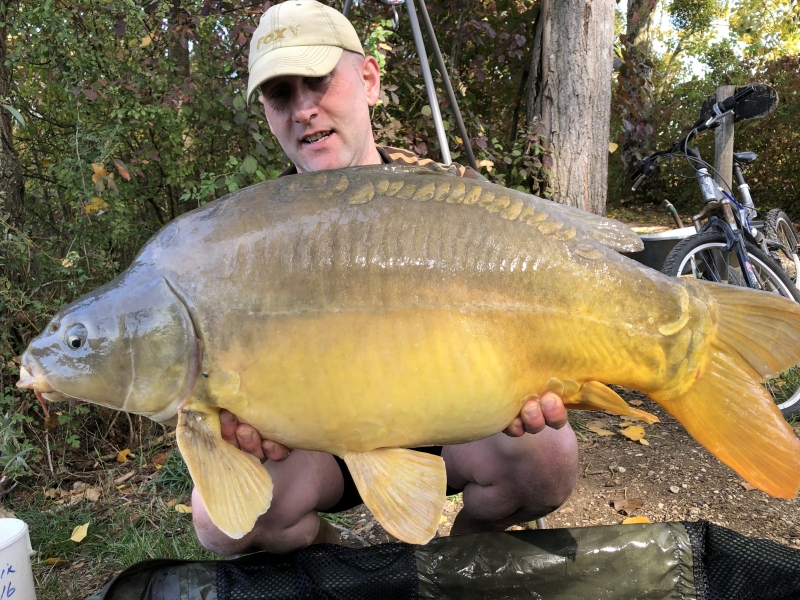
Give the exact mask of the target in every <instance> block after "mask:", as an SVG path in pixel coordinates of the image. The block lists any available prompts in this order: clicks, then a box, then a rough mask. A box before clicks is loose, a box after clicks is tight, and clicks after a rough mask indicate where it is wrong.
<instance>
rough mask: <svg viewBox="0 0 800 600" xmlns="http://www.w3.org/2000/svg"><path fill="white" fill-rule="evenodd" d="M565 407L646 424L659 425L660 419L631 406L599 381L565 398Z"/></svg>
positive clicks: (587, 383) (588, 383)
mask: <svg viewBox="0 0 800 600" xmlns="http://www.w3.org/2000/svg"><path fill="white" fill-rule="evenodd" d="M563 399H564V406H566V407H567V408H569V409H571V410H607V411H608V412H610V413H614V414H615V415H625V416H628V417H635V418H637V419H641V420H642V421H644V422H645V423H651V424H652V423H657V422H658V417H657V416H655V415H652V414H650V413H649V412H645V411H643V410H639V409H636V408H633V407H632V406H629V405H628V403H627V402H625V400H623V399H622V398H621V397H620V396H619V394H617V393H616V392H615V391H614V390H612V389H611V388H610V387H608V386H606V385H603V384H602V383H600V382H599V381H587V382H586V383H584V384H583V385H582V386H581V387H580V389H579V390H578V391H577V392H576V393H573V394H572V395H570V396H567V395H565V396H564V398H563Z"/></svg>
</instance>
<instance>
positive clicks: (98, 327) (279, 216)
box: [19, 166, 800, 543]
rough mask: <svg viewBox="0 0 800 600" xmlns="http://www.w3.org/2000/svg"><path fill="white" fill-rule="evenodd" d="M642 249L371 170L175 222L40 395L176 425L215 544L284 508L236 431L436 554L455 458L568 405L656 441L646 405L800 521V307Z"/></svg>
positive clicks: (224, 202) (28, 371) (68, 346)
mask: <svg viewBox="0 0 800 600" xmlns="http://www.w3.org/2000/svg"><path fill="white" fill-rule="evenodd" d="M640 244H641V242H640V240H639V238H638V237H637V236H636V235H635V234H634V233H633V232H632V231H631V230H630V229H628V228H627V227H625V226H624V225H622V224H621V223H618V222H616V221H612V220H609V219H604V218H601V217H597V216H594V215H590V214H587V213H583V212H581V211H578V210H575V209H571V208H567V207H565V206H562V205H559V204H556V203H553V202H549V201H546V200H542V199H540V198H536V197H534V196H530V195H526V194H522V193H519V192H516V191H513V190H509V189H506V188H503V187H500V186H497V185H492V184H489V183H482V182H477V181H473V180H468V179H461V178H456V177H452V176H448V175H444V174H440V173H434V172H430V171H424V170H419V169H409V168H398V167H393V166H388V167H369V168H359V169H349V170H344V171H325V172H319V173H312V174H306V175H296V176H292V177H285V178H280V179H277V180H274V181H269V182H266V183H263V184H260V185H256V186H253V187H250V188H247V189H243V190H240V191H238V192H236V193H234V194H231V195H229V196H226V197H225V198H222V199H220V200H218V201H216V202H213V203H210V204H207V205H205V206H203V207H202V208H199V209H197V210H195V211H193V212H191V213H188V214H186V215H184V216H182V217H180V218H178V219H175V220H174V221H172V222H171V223H169V224H168V225H166V226H165V227H164V228H163V229H162V230H161V231H160V232H159V233H158V234H156V235H155V236H154V237H153V238H152V239H151V240H150V241H149V242H148V243H147V244H146V245H145V246H144V248H143V249H142V251H141V253H140V254H139V255H138V256H137V258H136V259H135V260H134V262H133V264H132V265H131V266H130V267H129V268H128V269H127V270H126V271H125V272H123V273H122V274H121V275H119V277H117V278H116V279H114V280H113V281H111V282H110V283H108V284H106V285H104V286H102V287H100V288H98V289H97V290H95V291H94V292H92V293H90V294H87V295H86V296H83V297H82V298H80V299H78V300H77V301H76V302H74V303H73V304H71V305H69V306H67V307H66V308H64V309H62V310H61V311H60V312H59V313H58V314H57V315H56V316H55V317H54V318H53V320H52V321H51V322H50V324H49V325H48V326H47V328H46V329H45V331H44V332H43V333H42V334H41V335H40V336H39V337H37V338H36V339H35V340H33V342H31V344H30V347H29V348H28V350H27V351H26V352H25V354H24V356H23V358H22V365H23V369H22V375H21V381H20V383H19V385H20V386H22V387H29V388H33V389H34V390H35V391H36V393H37V395H38V396H39V397H40V399H41V398H45V399H48V400H53V401H56V400H65V399H78V400H81V401H85V402H91V403H94V404H100V405H103V406H107V407H110V408H114V409H119V410H124V411H127V412H132V413H137V414H140V415H146V416H148V417H150V418H152V419H154V420H156V421H160V422H167V421H170V420H173V419H174V418H175V417H176V415H177V427H178V429H177V439H178V444H179V446H180V449H181V452H182V454H183V457H184V459H185V460H186V462H187V464H188V466H189V471H190V473H191V476H192V479H193V480H194V483H195V485H196V486H197V489H198V491H199V493H200V496H201V497H202V499H203V502H204V503H205V505H206V508H207V510H208V514H209V516H210V517H211V519H212V520H213V521H214V523H215V524H216V525H217V526H218V527H219V528H220V529H221V530H222V531H224V532H225V533H227V534H228V535H230V536H232V537H241V536H242V535H244V534H245V533H247V532H248V531H249V530H250V529H251V528H252V526H253V524H254V522H255V520H256V518H257V517H258V516H259V515H260V514H262V513H264V512H265V511H266V510H267V509H268V508H269V505H270V501H271V491H272V482H271V481H270V477H269V475H268V474H267V472H266V470H265V469H263V468H262V467H261V465H260V464H259V462H258V460H256V459H255V458H254V457H252V456H249V455H247V454H245V453H243V452H241V451H240V450H238V449H236V448H234V447H233V446H231V445H229V444H227V443H225V442H223V440H222V438H221V436H220V424H219V416H218V415H219V410H220V409H221V408H226V409H228V410H230V411H231V412H233V413H234V414H235V415H237V416H238V417H239V418H240V419H241V420H242V421H244V422H247V423H250V424H252V425H253V426H254V427H256V428H257V429H258V430H259V431H260V432H261V435H262V436H264V437H265V438H269V439H273V440H276V441H278V442H281V443H283V444H285V445H286V446H288V447H290V448H302V449H307V450H317V451H324V452H329V453H332V454H335V455H337V456H340V457H342V458H343V459H344V461H345V462H346V463H347V465H348V467H349V469H350V471H351V472H352V474H353V478H354V480H355V483H356V486H357V487H358V491H359V492H360V493H361V496H362V498H363V499H364V502H365V503H366V505H367V506H368V507H369V508H370V509H371V510H372V512H373V513H374V514H375V516H376V518H377V519H378V520H379V521H380V522H381V524H382V525H383V526H384V527H385V528H386V529H387V530H388V531H389V532H391V533H392V534H394V535H395V536H397V537H398V538H399V539H401V540H403V541H406V542H410V543H424V542H426V541H427V540H429V539H430V538H431V537H432V536H433V535H434V533H435V531H436V528H437V526H438V524H439V516H440V513H441V510H442V506H443V504H444V501H445V481H446V477H445V469H444V464H443V462H442V460H441V458H440V457H438V456H431V455H428V454H424V453H420V452H415V451H412V450H409V449H408V448H410V447H417V446H425V445H443V444H457V443H463V442H467V441H472V440H477V439H480V438H484V437H487V436H489V435H492V434H495V433H497V432H499V431H501V430H502V429H504V428H505V427H506V426H507V425H508V424H509V423H510V422H511V421H512V420H513V418H514V417H516V416H517V415H518V413H519V410H520V408H521V406H522V404H523V403H524V401H525V400H526V398H528V397H530V396H536V395H540V394H542V393H544V392H545V391H548V390H553V391H556V392H558V393H560V394H562V396H563V397H564V401H565V403H566V404H567V406H568V407H569V408H583V409H597V408H599V409H605V410H610V411H614V412H618V413H621V414H629V415H636V416H639V417H640V418H643V419H645V420H650V421H652V420H654V417H652V416H651V415H649V414H648V413H644V412H642V411H638V410H636V409H633V408H631V407H629V406H628V405H627V404H626V403H625V402H624V401H623V400H622V398H620V397H619V396H618V395H617V394H616V393H615V392H613V391H612V390H611V389H610V388H608V387H606V385H605V384H620V385H624V386H627V387H629V388H633V389H635V390H640V391H642V392H644V393H645V394H647V395H648V396H650V397H651V398H652V399H653V400H655V401H656V402H658V403H659V404H660V405H661V406H663V407H664V408H665V409H666V411H667V412H669V413H670V414H671V415H673V416H674V417H675V418H676V419H678V420H679V421H680V422H681V423H682V424H683V425H684V426H685V427H686V429H687V430H688V431H689V432H690V433H691V434H692V435H693V436H694V437H695V438H696V439H697V440H698V441H699V442H700V443H701V444H703V445H704V446H705V447H706V448H708V450H709V451H710V452H712V453H713V454H714V455H715V456H716V457H718V458H719V459H720V460H722V461H723V462H724V463H726V464H727V465H729V466H730V467H731V468H732V469H734V470H735V471H736V472H737V473H739V474H740V475H741V476H742V477H744V478H745V479H746V480H747V481H749V482H750V483H752V484H753V485H755V486H756V487H758V488H759V489H761V490H763V491H765V492H767V493H768V494H772V495H773V496H778V497H782V498H792V497H794V496H795V495H796V494H797V491H798V488H799V487H800V440H798V439H797V438H796V437H795V435H794V433H793V432H792V430H791V428H790V427H789V426H788V424H787V423H786V422H785V421H784V419H783V418H782V416H781V413H780V411H779V410H778V409H777V408H776V407H775V405H774V404H773V402H772V400H771V398H770V396H769V395H768V394H767V392H766V391H765V390H764V389H763V388H762V386H761V384H760V382H761V381H763V380H764V379H765V378H768V377H774V376H775V375H776V374H778V373H780V372H782V371H784V370H785V369H787V368H789V367H790V366H791V365H794V364H796V363H798V362H800V306H798V305H796V304H795V303H793V302H790V301H788V300H785V299H783V298H780V297H778V296H776V295H773V294H769V293H766V292H754V291H751V290H747V289H742V288H736V287H733V286H724V285H713V284H704V283H700V282H696V281H694V280H673V279H670V278H668V277H666V276H664V275H662V274H661V273H657V272H656V271H653V270H651V269H648V268H646V267H643V266H642V265H640V264H638V263H636V262H634V261H632V260H630V259H628V258H626V257H625V256H622V255H620V254H618V253H617V252H616V251H615V249H616V250H628V251H632V250H636V249H638V248H639V246H640Z"/></svg>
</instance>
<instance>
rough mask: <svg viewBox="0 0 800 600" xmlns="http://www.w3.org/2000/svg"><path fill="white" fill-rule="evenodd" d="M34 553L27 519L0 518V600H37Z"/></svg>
mask: <svg viewBox="0 0 800 600" xmlns="http://www.w3.org/2000/svg"><path fill="white" fill-rule="evenodd" d="M32 553H33V549H32V548H31V539H30V537H29V536H28V525H27V524H26V523H25V521H20V520H19V519H0V600H6V599H7V598H13V600H36V591H35V590H34V588H33V572H32V571H31V554H32Z"/></svg>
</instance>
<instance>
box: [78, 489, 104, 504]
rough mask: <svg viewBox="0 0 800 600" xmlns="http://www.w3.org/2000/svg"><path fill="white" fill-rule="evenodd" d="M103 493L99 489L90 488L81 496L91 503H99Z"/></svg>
mask: <svg viewBox="0 0 800 600" xmlns="http://www.w3.org/2000/svg"><path fill="white" fill-rule="evenodd" d="M101 493H102V489H101V488H99V487H90V488H87V489H85V490H83V492H81V494H80V496H81V497H83V498H86V499H87V500H89V501H90V502H97V501H98V500H99V499H100V494H101Z"/></svg>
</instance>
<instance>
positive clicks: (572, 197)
mask: <svg viewBox="0 0 800 600" xmlns="http://www.w3.org/2000/svg"><path fill="white" fill-rule="evenodd" d="M613 43H614V1H613V0H558V1H554V0H542V5H541V13H540V16H539V20H538V21H537V27H536V34H535V42H534V51H533V59H532V61H531V74H530V78H531V95H530V96H529V102H528V107H529V112H528V120H529V123H530V122H532V121H533V120H534V119H538V120H540V121H541V124H542V126H543V128H544V131H545V135H546V136H547V139H548V142H549V144H550V147H551V151H552V156H553V163H554V164H553V168H552V170H551V172H550V176H551V187H552V188H553V198H554V199H555V200H557V201H558V202H561V203H563V204H568V205H570V206H575V207H577V208H580V209H583V210H586V211H590V212H593V213H596V214H599V215H603V214H605V209H606V196H607V192H608V190H607V180H608V141H609V140H608V136H609V123H610V115H611V71H612V48H613ZM536 45H539V48H538V49H537V48H536Z"/></svg>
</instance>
